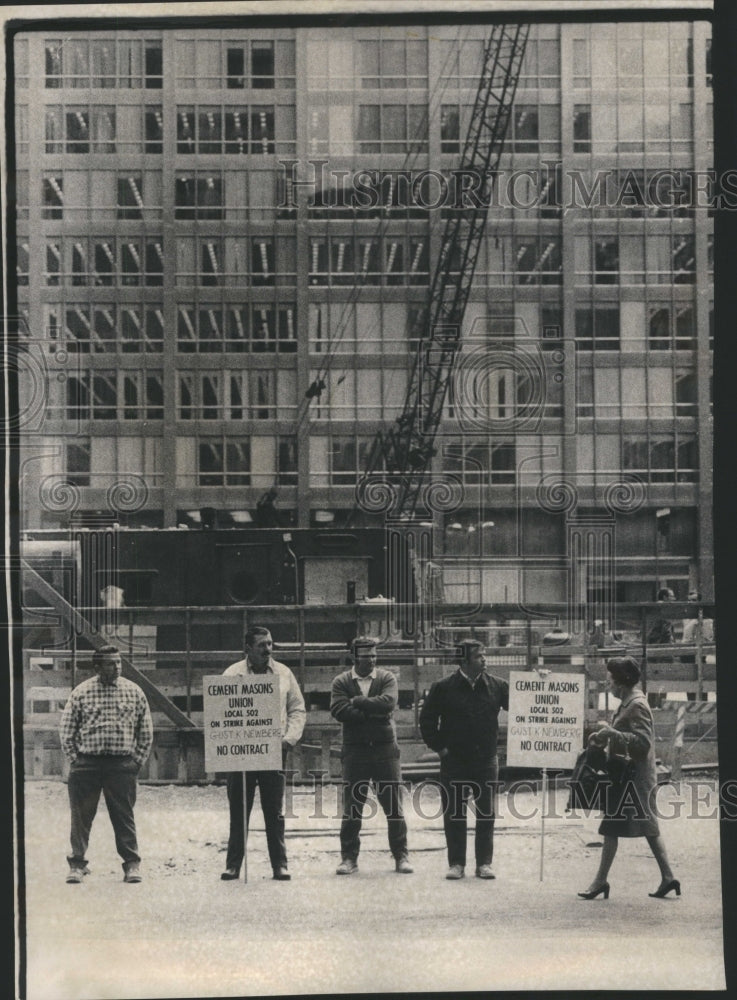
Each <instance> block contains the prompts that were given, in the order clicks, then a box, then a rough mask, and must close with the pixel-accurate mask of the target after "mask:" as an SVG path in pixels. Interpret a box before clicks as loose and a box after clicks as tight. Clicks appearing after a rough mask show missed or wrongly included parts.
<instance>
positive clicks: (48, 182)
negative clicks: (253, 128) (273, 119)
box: [16, 170, 294, 225]
mask: <svg viewBox="0 0 737 1000" xmlns="http://www.w3.org/2000/svg"><path fill="white" fill-rule="evenodd" d="M16 184H17V199H18V201H17V204H18V215H19V217H21V218H25V217H27V216H28V203H29V197H28V195H29V193H28V174H27V172H25V171H19V173H18V175H17V179H16ZM284 191H285V184H284V178H283V177H282V176H281V175H279V174H275V173H273V172H272V171H264V170H249V171H243V170H238V171H235V170H234V171H227V170H226V171H223V172H216V173H213V172H212V171H210V172H204V171H201V172H198V173H189V172H188V173H178V174H177V175H176V180H175V205H176V209H175V217H176V218H177V219H192V218H197V219H213V218H214V219H225V220H226V221H234V222H242V221H243V220H244V218H245V217H246V216H248V218H249V219H250V220H252V221H259V220H273V219H274V217H275V215H276V217H277V218H288V217H291V216H292V215H293V214H294V212H293V210H292V209H290V208H289V207H283V208H279V207H278V206H284V205H285V204H286V202H285V195H284ZM162 203H163V197H162V173H161V171H156V170H117V171H116V170H65V171H64V173H63V174H62V173H47V174H45V175H44V177H43V179H42V189H41V204H42V216H43V218H45V219H68V220H72V221H79V222H84V221H94V223H95V225H101V224H103V223H107V222H114V221H115V220H116V219H144V220H156V219H160V218H161V214H162V210H163V204H162Z"/></svg>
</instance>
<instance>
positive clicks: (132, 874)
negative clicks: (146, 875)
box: [123, 861, 141, 882]
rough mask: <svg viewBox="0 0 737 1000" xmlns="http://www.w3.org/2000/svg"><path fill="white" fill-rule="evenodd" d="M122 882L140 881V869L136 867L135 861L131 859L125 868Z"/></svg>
mask: <svg viewBox="0 0 737 1000" xmlns="http://www.w3.org/2000/svg"><path fill="white" fill-rule="evenodd" d="M123 881H124V882H140V881H141V871H140V868H139V867H138V862H137V861H131V862H130V864H129V865H128V867H127V868H126V870H125V875H123Z"/></svg>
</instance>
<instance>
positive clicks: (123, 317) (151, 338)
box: [95, 305, 164, 354]
mask: <svg viewBox="0 0 737 1000" xmlns="http://www.w3.org/2000/svg"><path fill="white" fill-rule="evenodd" d="M98 313H102V314H103V316H104V315H105V314H107V315H108V317H109V318H111V317H110V309H109V308H108V307H105V308H104V309H100V310H97V309H96V310H95V315H97V314H98ZM101 318H102V317H101ZM120 338H121V349H122V351H123V352H124V353H126V354H138V353H141V352H144V353H149V354H150V353H161V351H162V350H163V346H164V314H163V311H162V309H161V308H160V307H155V306H154V307H151V308H148V307H145V308H142V307H140V306H128V305H121V306H120Z"/></svg>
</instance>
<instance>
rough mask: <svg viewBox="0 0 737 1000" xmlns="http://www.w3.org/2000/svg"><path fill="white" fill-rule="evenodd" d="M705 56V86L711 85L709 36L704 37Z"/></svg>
mask: <svg viewBox="0 0 737 1000" xmlns="http://www.w3.org/2000/svg"><path fill="white" fill-rule="evenodd" d="M704 56H705V60H704V62H705V66H704V68H705V71H706V86H707V87H711V86H712V73H711V38H707V39H706V48H705V52H704Z"/></svg>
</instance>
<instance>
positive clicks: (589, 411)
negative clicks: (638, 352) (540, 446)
mask: <svg viewBox="0 0 737 1000" xmlns="http://www.w3.org/2000/svg"><path fill="white" fill-rule="evenodd" d="M696 403H697V398H696V374H695V372H692V371H676V372H673V371H672V370H671V369H670V368H660V367H655V366H650V367H649V368H647V369H646V368H633V367H623V368H603V367H600V368H594V369H579V371H578V372H577V375H576V414H577V416H579V417H596V418H597V419H601V420H619V419H623V420H640V419H654V420H657V419H659V418H660V419H671V418H672V417H673V416H674V415H675V416H677V417H694V416H696Z"/></svg>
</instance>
